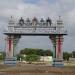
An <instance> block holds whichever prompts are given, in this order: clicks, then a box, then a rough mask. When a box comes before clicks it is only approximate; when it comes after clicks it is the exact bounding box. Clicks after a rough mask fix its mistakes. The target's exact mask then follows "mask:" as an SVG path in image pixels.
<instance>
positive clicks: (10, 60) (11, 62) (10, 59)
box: [4, 57, 17, 66]
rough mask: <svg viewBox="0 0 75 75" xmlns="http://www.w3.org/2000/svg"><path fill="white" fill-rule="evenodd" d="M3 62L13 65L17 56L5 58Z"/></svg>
mask: <svg viewBox="0 0 75 75" xmlns="http://www.w3.org/2000/svg"><path fill="white" fill-rule="evenodd" d="M4 64H5V65H10V66H14V65H16V64H17V58H16V57H12V58H5V60H4Z"/></svg>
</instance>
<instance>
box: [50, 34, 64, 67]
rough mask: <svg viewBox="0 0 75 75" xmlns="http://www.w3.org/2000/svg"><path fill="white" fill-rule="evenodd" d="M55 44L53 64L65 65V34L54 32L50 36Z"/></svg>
mask: <svg viewBox="0 0 75 75" xmlns="http://www.w3.org/2000/svg"><path fill="white" fill-rule="evenodd" d="M49 38H50V39H51V42H52V44H53V64H52V65H53V66H60V67H61V66H63V52H62V44H63V35H61V34H54V35H53V34H52V35H50V36H49Z"/></svg>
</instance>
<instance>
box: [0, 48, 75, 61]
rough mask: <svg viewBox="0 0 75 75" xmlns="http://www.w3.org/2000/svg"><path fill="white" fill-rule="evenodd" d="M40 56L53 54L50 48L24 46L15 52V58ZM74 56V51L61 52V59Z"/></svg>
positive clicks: (26, 58) (36, 59)
mask: <svg viewBox="0 0 75 75" xmlns="http://www.w3.org/2000/svg"><path fill="white" fill-rule="evenodd" d="M5 56H6V55H5V52H0V60H4V58H5ZM40 56H53V52H52V51H51V50H43V49H32V48H25V49H23V50H21V51H20V52H19V54H17V60H20V59H21V60H26V61H38V60H39V57H40ZM70 57H73V58H75V51H73V52H70V53H69V52H63V59H64V60H67V61H69V58H70Z"/></svg>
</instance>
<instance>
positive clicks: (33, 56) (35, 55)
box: [17, 48, 53, 63]
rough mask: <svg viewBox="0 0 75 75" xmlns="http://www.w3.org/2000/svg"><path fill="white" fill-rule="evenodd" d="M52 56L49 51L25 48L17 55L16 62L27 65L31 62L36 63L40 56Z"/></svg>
mask: <svg viewBox="0 0 75 75" xmlns="http://www.w3.org/2000/svg"><path fill="white" fill-rule="evenodd" d="M52 55H53V53H52V51H51V50H43V49H31V48H25V49H23V50H21V51H20V53H19V54H18V55H17V60H25V61H28V62H29V63H32V61H38V60H39V59H40V56H52Z"/></svg>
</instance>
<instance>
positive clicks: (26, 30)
mask: <svg viewBox="0 0 75 75" xmlns="http://www.w3.org/2000/svg"><path fill="white" fill-rule="evenodd" d="M4 34H5V35H7V38H6V39H7V40H6V42H7V44H6V45H7V46H6V47H7V48H6V57H7V60H8V59H12V60H13V57H14V50H15V49H16V46H17V44H18V42H19V40H20V38H21V37H22V36H48V37H49V39H50V40H51V42H52V44H53V58H54V61H53V66H57V65H59V66H60V65H63V63H62V61H63V58H62V51H61V49H62V44H63V36H64V35H67V33H66V31H65V30H64V26H63V21H62V20H61V19H60V17H59V19H58V20H57V23H56V24H53V23H52V21H51V19H49V18H48V20H46V21H44V20H43V21H40V20H38V19H37V18H35V17H34V18H33V19H32V20H30V19H29V18H28V19H26V20H24V19H23V18H22V17H21V19H20V20H19V21H18V22H15V21H14V20H13V18H12V17H11V20H10V21H9V25H8V30H7V31H6V32H4ZM59 62H60V63H59Z"/></svg>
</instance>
